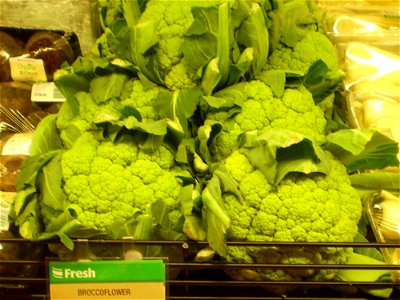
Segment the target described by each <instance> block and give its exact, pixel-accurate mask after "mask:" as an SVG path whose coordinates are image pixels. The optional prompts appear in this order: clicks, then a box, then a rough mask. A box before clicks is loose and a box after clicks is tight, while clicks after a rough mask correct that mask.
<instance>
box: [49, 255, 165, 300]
mask: <svg viewBox="0 0 400 300" xmlns="http://www.w3.org/2000/svg"><path fill="white" fill-rule="evenodd" d="M49 287H50V288H49V290H50V299H51V300H66V299H68V300H78V299H79V300H80V299H92V300H102V299H114V300H115V299H132V300H139V299H141V300H145V299H149V300H150V299H152V300H165V299H166V296H165V295H166V289H165V263H164V261H162V260H153V259H150V260H113V261H76V262H68V261H51V262H49Z"/></svg>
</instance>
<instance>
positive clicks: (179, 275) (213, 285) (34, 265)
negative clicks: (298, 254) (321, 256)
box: [0, 238, 400, 300]
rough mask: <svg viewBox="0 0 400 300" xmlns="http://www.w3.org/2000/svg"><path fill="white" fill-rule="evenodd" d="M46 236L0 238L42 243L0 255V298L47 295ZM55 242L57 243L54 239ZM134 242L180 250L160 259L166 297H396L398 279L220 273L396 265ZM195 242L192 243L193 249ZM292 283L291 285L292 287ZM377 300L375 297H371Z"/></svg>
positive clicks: (109, 242) (257, 299) (28, 299)
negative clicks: (372, 291)
mask: <svg viewBox="0 0 400 300" xmlns="http://www.w3.org/2000/svg"><path fill="white" fill-rule="evenodd" d="M87 241H88V243H89V244H90V245H92V244H93V245H94V244H97V245H102V246H103V247H104V246H118V245H121V244H122V243H124V241H123V240H87ZM48 243H49V241H41V242H31V241H27V240H25V239H20V238H12V239H0V245H4V244H9V245H11V244H13V245H16V246H18V247H22V248H29V247H32V245H33V246H37V247H43V248H44V249H45V250H44V252H43V253H41V255H40V257H36V258H34V259H8V258H7V257H5V258H4V257H1V258H0V259H1V260H0V271H1V272H0V298H1V299H2V300H17V299H18V300H22V299H24V300H31V299H32V300H33V299H36V300H39V299H41V300H48V299H49V296H48V293H47V289H48V285H47V278H46V276H47V275H46V274H47V271H46V268H47V263H46V261H48V260H51V259H59V257H57V255H56V254H54V253H52V252H50V251H49V250H48V247H47V245H48ZM55 243H58V242H55ZM134 243H135V245H136V246H162V247H173V248H174V249H175V250H178V251H179V252H181V253H182V257H183V258H184V259H183V260H182V261H173V260H169V259H167V260H166V267H167V270H168V272H167V273H168V274H172V273H173V274H174V275H172V276H171V275H168V274H167V280H166V287H167V297H166V298H167V300H211V299H213V300H223V299H230V300H239V299H243V300H245V299H246V300H261V299H270V300H273V299H280V300H282V299H284V300H302V299H351V300H355V299H374V298H373V297H372V296H371V295H369V294H367V293H364V292H363V289H365V288H393V292H392V295H391V298H390V299H400V288H399V286H400V285H399V282H394V281H389V282H363V281H356V282H343V281H251V280H232V278H231V277H229V276H228V275H227V274H226V272H225V271H226V270H227V269H238V270H240V269H242V268H243V269H249V268H269V269H285V268H291V269H294V268H297V269H305V268H307V269H309V268H310V267H312V268H313V269H319V270H324V269H330V270H332V269H338V270H339V269H354V270H371V269H383V270H393V271H400V266H399V265H394V264H393V265H392V264H382V265H361V264H357V265H331V264H329V265H328V264H320V265H312V266H311V265H302V264H286V265H283V264H242V263H240V264H233V263H211V262H207V263H204V262H193V261H192V260H189V259H188V258H189V256H190V254H189V253H190V251H191V250H193V248H194V249H199V248H202V247H205V246H207V243H205V242H192V241H135V242H134ZM228 245H230V246H240V247H250V246H261V247H262V246H264V247H265V246H292V247H351V248H354V249H356V248H362V247H364V248H365V247H367V248H399V245H397V244H387V243H288V242H271V243H257V242H230V243H229V244H228ZM196 247H197V248H196ZM101 259H120V258H118V257H102V258H101ZM21 268H25V270H26V269H28V270H30V271H31V272H28V273H30V274H28V275H27V274H23V273H20V274H14V275H11V276H10V275H9V274H8V272H7V270H19V269H21ZM278 287H284V288H288V289H289V290H291V291H290V292H288V293H286V294H285V295H280V294H277V293H274V292H273V290H274V289H275V288H278ZM292 288H293V289H292ZM377 299H381V298H377Z"/></svg>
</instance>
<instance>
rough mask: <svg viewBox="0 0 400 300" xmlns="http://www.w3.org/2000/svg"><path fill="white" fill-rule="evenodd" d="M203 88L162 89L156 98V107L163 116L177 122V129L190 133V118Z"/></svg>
mask: <svg viewBox="0 0 400 300" xmlns="http://www.w3.org/2000/svg"><path fill="white" fill-rule="evenodd" d="M200 96H201V90H200V89H199V88H188V89H183V90H177V91H174V92H165V91H162V92H160V94H159V97H158V98H157V99H156V100H155V103H154V108H155V109H156V110H157V111H158V113H159V114H160V116H161V117H164V118H168V119H169V120H171V121H172V122H174V123H175V124H176V129H177V130H179V131H181V132H183V133H184V134H188V132H189V128H188V119H189V118H190V117H192V116H193V114H194V112H195V110H196V108H197V105H198V104H199V102H200Z"/></svg>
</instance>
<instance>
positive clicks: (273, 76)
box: [256, 70, 286, 98]
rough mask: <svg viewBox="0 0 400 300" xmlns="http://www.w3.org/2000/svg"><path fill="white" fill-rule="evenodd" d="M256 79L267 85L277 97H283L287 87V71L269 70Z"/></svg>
mask: <svg viewBox="0 0 400 300" xmlns="http://www.w3.org/2000/svg"><path fill="white" fill-rule="evenodd" d="M256 78H257V79H258V80H261V81H262V82H264V83H265V84H267V85H268V86H269V87H270V88H271V90H272V92H273V93H274V95H275V96H276V97H279V98H281V97H282V96H283V93H284V91H285V85H286V71H284V70H268V71H265V72H262V73H261V74H258V76H257V77H256Z"/></svg>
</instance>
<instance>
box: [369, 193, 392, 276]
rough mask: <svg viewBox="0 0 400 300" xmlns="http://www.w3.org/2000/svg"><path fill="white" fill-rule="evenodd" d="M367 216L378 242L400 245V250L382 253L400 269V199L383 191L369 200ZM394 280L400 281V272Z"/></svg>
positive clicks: (383, 250) (387, 250) (390, 249)
mask: <svg viewBox="0 0 400 300" xmlns="http://www.w3.org/2000/svg"><path fill="white" fill-rule="evenodd" d="M367 215H368V219H369V221H370V224H371V227H372V229H373V232H374V234H375V237H376V239H377V241H378V242H382V243H399V248H384V249H382V253H383V255H384V257H385V259H386V261H387V262H388V263H390V264H398V265H399V267H400V198H399V194H398V193H397V194H396V195H395V194H392V193H390V192H388V191H384V190H382V191H381V192H380V193H376V194H372V195H371V196H370V197H369V199H368V205H367ZM393 276H394V279H395V280H396V281H400V271H398V270H397V271H394V273H393Z"/></svg>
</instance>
